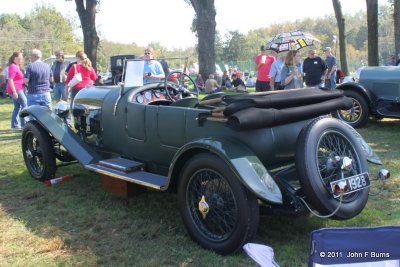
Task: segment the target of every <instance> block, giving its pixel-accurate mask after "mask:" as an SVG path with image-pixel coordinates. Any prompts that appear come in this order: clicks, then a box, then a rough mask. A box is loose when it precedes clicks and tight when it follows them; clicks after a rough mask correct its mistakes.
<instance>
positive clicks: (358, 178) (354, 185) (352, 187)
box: [330, 172, 371, 198]
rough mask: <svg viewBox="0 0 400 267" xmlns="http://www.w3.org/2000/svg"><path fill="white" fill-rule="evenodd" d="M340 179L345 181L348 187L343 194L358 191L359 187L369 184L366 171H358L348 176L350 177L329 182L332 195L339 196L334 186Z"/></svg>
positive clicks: (368, 185)
mask: <svg viewBox="0 0 400 267" xmlns="http://www.w3.org/2000/svg"><path fill="white" fill-rule="evenodd" d="M342 181H343V182H345V183H346V185H347V188H348V190H347V191H346V192H344V193H343V195H347V194H350V193H353V192H355V191H358V190H361V189H364V188H367V187H370V186H371V182H370V180H369V174H368V172H364V173H360V174H357V175H354V176H350V177H347V178H343V179H340V180H337V181H333V182H331V183H330V184H331V189H332V193H333V196H334V197H335V198H337V197H339V196H340V192H336V191H335V187H336V185H338V184H339V183H341V182H342Z"/></svg>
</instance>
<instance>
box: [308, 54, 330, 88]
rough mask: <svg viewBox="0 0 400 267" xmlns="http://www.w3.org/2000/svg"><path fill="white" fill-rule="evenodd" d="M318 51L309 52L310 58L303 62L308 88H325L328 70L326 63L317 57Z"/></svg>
mask: <svg viewBox="0 0 400 267" xmlns="http://www.w3.org/2000/svg"><path fill="white" fill-rule="evenodd" d="M316 53H317V51H316V50H315V49H311V50H309V51H308V57H307V58H306V59H304V62H303V73H304V81H305V83H306V86H307V87H319V88H323V87H324V80H325V74H326V71H327V69H328V66H327V65H326V62H325V61H324V60H323V59H322V58H320V57H319V56H317V55H316Z"/></svg>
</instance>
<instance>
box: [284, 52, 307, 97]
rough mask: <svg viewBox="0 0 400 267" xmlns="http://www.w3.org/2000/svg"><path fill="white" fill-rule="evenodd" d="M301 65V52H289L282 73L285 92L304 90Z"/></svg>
mask: <svg viewBox="0 0 400 267" xmlns="http://www.w3.org/2000/svg"><path fill="white" fill-rule="evenodd" d="M299 63H300V53H299V51H289V53H288V54H287V56H286V59H285V65H284V66H283V68H282V72H281V84H282V86H283V87H284V89H285V90H286V89H295V88H303V73H302V72H301V67H300V66H299Z"/></svg>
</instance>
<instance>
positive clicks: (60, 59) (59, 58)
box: [50, 51, 69, 102]
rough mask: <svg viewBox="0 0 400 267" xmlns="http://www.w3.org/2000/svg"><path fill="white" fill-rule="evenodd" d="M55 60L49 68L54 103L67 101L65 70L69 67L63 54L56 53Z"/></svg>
mask: <svg viewBox="0 0 400 267" xmlns="http://www.w3.org/2000/svg"><path fill="white" fill-rule="evenodd" d="M55 56H56V60H55V61H54V62H53V64H52V66H51V76H50V77H51V82H52V83H54V88H53V89H54V98H55V100H56V102H58V101H60V100H61V99H62V100H64V101H67V100H68V99H67V92H66V90H65V89H66V88H65V78H66V72H65V70H66V68H67V67H68V65H69V61H65V59H64V52H63V51H56V53H55Z"/></svg>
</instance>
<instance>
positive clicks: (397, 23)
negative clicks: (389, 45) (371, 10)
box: [393, 1, 400, 61]
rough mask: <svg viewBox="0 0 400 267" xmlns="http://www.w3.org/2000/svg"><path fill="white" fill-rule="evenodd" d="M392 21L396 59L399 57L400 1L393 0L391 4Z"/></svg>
mask: <svg viewBox="0 0 400 267" xmlns="http://www.w3.org/2000/svg"><path fill="white" fill-rule="evenodd" d="M393 7H394V11H393V21H394V49H395V56H396V61H397V60H399V59H400V55H399V54H400V30H399V29H400V1H394V4H393Z"/></svg>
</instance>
